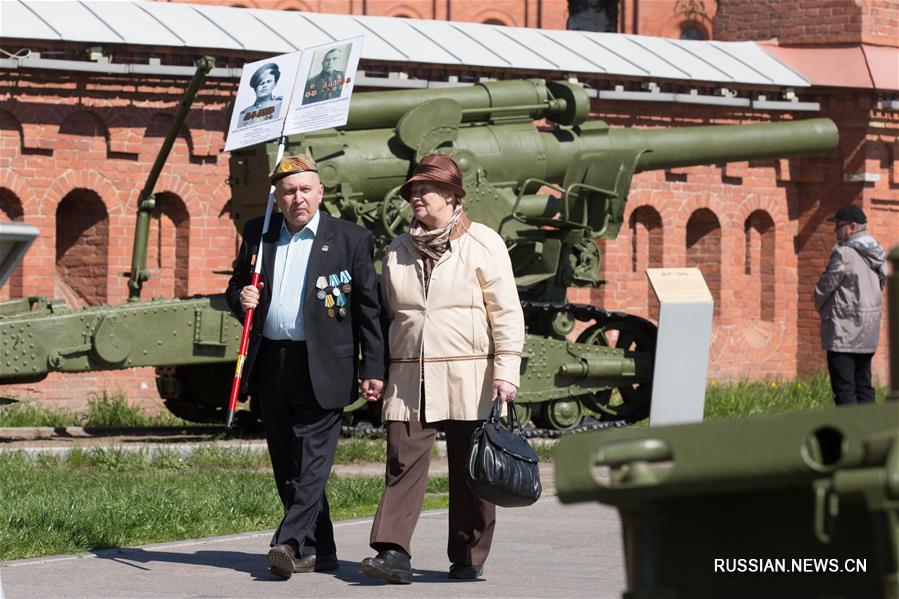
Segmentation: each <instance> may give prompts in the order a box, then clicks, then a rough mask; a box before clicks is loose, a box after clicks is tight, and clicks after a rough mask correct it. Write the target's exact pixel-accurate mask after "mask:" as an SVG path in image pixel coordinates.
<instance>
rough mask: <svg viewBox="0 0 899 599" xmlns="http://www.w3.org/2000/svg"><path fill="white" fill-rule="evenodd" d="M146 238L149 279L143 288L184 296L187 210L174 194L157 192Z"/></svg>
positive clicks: (186, 261) (166, 294) (187, 237)
mask: <svg viewBox="0 0 899 599" xmlns="http://www.w3.org/2000/svg"><path fill="white" fill-rule="evenodd" d="M148 240H149V242H148V244H147V268H148V270H149V271H150V280H149V281H147V282H146V283H145V284H144V290H145V291H147V292H148V293H149V295H154V296H161V297H186V296H187V294H188V291H187V290H188V288H189V286H188V274H189V265H190V214H189V213H188V211H187V207H186V206H185V204H184V201H183V200H182V199H181V198H180V197H179V196H178V195H177V194H174V193H170V192H160V193H157V194H156V208H155V209H154V210H153V214H152V215H151V219H150V232H149V236H148Z"/></svg>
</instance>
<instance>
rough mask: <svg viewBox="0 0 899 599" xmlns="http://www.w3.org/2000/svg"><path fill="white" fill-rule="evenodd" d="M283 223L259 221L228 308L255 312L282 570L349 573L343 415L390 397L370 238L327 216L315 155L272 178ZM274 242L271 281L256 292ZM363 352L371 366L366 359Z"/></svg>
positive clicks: (272, 556)
mask: <svg viewBox="0 0 899 599" xmlns="http://www.w3.org/2000/svg"><path fill="white" fill-rule="evenodd" d="M271 178H272V182H273V184H274V185H275V198H276V200H277V202H278V207H279V208H280V210H281V214H279V215H273V216H272V219H271V223H270V226H269V228H268V232H267V233H266V234H265V235H264V236H263V235H262V225H263V222H262V221H263V219H262V218H257V219H253V220H251V221H250V222H248V223H247V225H246V227H245V228H244V232H243V243H242V244H241V247H240V252H239V254H238V257H237V260H236V261H235V267H234V274H233V275H232V276H231V280H230V281H229V282H228V290H227V298H228V304H229V305H230V307H231V310H232V311H233V312H234V314H235V315H236V316H237V317H238V318H239V319H240V320H243V315H244V313H245V311H246V310H248V309H249V308H251V307H253V308H255V309H256V310H255V314H254V321H253V329H252V333H251V339H250V346H249V351H248V354H247V361H246V364H245V366H244V368H245V372H246V377H245V381H246V385H247V388H248V389H249V390H250V391H251V393H252V395H253V396H254V397H255V398H257V400H259V401H260V402H261V408H262V421H263V424H264V426H265V437H266V441H267V442H268V449H269V454H270V456H271V460H272V469H273V470H274V474H275V482H276V483H277V486H278V493H279V495H280V496H281V501H282V503H283V504H284V518H283V520H282V521H281V523H280V525H279V526H278V529H277V530H276V531H275V534H274V536H273V537H272V540H271V550H270V551H269V553H268V564H269V568H270V569H271V571H272V573H274V574H275V575H277V576H280V577H282V578H285V579H286V578H290V576H291V575H292V574H293V573H295V572H309V571H313V570H315V571H327V570H334V569H336V568H337V567H338V561H337V549H336V547H335V545H334V531H333V527H332V525H331V519H330V513H329V509H328V500H327V497H326V496H325V483H326V481H327V479H328V475H329V473H330V470H331V464H332V462H333V459H334V452H335V450H336V447H337V440H338V437H339V434H340V416H341V413H342V411H343V408H344V407H346V406H347V405H349V404H350V403H352V402H353V401H354V400H355V399H356V397H357V377H358V378H361V379H362V394H363V396H364V397H366V398H367V399H374V398H377V397H379V396H380V395H381V393H382V391H383V386H384V383H383V381H384V378H385V367H386V360H385V348H384V340H383V335H382V329H381V321H380V317H381V305H380V302H379V297H378V281H377V276H376V274H375V268H374V265H373V263H372V253H373V248H374V238H373V236H372V234H371V232H370V231H367V230H366V229H363V228H362V227H360V226H358V225H355V224H353V223H350V222H348V221H344V220H340V219H335V218H332V217H330V216H329V215H328V214H327V213H325V212H323V211H321V210H319V204H320V203H321V200H322V195H323V193H324V187H323V186H322V184H321V181H320V180H319V178H318V172H317V170H316V166H315V162H314V161H313V160H312V158H311V157H309V156H306V155H300V156H294V157H290V158H286V159H285V160H283V161H282V162H281V163H280V164H278V165H277V167H276V168H275V171H274V173H273V174H272V177H271ZM260 237H261V238H262V242H263V244H264V245H263V254H262V262H263V264H262V279H261V280H262V282H261V283H260V285H259V289H257V288H256V287H253V286H251V285H250V284H249V282H250V279H251V276H252V270H253V268H252V265H251V257H252V256H253V255H254V254H255V250H256V248H257V247H258V245H259V242H260ZM360 352H361V359H360V358H359V355H360Z"/></svg>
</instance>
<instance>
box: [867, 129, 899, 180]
mask: <svg viewBox="0 0 899 599" xmlns="http://www.w3.org/2000/svg"><path fill="white" fill-rule="evenodd" d="M892 154H893V153H892V152H891V151H890V145H889V144H888V143H887V142H885V141H882V140H873V139H869V140H867V141H865V169H864V170H865V172H871V173H877V174H879V175H880V181H878V182H877V183H875V184H874V186H875V187H887V186H888V184H889V183H888V181H887V180H888V179H889V178H890V171H891V170H893V169H895V166H894V165H893V164H892V159H893V158H894V156H893V155H892ZM891 167H892V168H891Z"/></svg>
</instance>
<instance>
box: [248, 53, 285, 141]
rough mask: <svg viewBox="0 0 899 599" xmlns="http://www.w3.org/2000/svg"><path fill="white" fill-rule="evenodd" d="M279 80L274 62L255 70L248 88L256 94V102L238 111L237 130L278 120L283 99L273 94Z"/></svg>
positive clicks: (279, 73)
mask: <svg viewBox="0 0 899 599" xmlns="http://www.w3.org/2000/svg"><path fill="white" fill-rule="evenodd" d="M279 79H281V70H280V69H279V68H278V65H277V64H276V63H274V62H268V63H266V64H264V65H262V66H261V67H259V68H258V69H256V72H255V73H253V76H252V77H251V78H250V86H251V87H252V88H253V90H254V91H255V92H256V101H255V102H253V103H252V104H251V105H249V106H247V107H246V108H244V109H243V110H241V111H240V117H239V118H238V120H237V128H238V129H240V128H241V127H246V126H248V125H255V124H256V123H262V122H265V121H271V120H274V119H277V118H278V115H279V114H280V113H281V101H282V100H283V98H282V97H281V96H275V95H274V94H273V92H274V90H275V87H276V86H277V85H278V80H279Z"/></svg>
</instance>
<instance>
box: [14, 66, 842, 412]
mask: <svg viewBox="0 0 899 599" xmlns="http://www.w3.org/2000/svg"><path fill="white" fill-rule="evenodd" d="M589 106H590V102H589V98H588V96H587V93H586V91H585V90H584V89H583V88H582V87H581V86H579V85H576V84H572V83H569V82H549V83H547V82H544V81H542V80H523V81H501V82H491V83H479V84H476V85H473V86H468V87H457V88H441V89H431V90H420V91H391V92H370V93H357V94H354V96H353V100H352V104H351V108H350V114H349V120H348V122H347V124H346V126H344V127H340V128H337V129H328V130H323V131H317V132H314V133H309V134H306V135H302V136H296V137H292V138H290V139H289V140H288V144H287V153H288V154H290V153H298V152H307V153H310V154H311V155H312V156H314V157H315V159H316V160H317V161H318V164H319V174H320V176H321V180H322V183H323V184H324V186H325V189H326V192H325V199H324V202H323V204H322V206H323V209H325V210H327V211H328V212H329V213H330V214H331V215H333V216H336V217H340V218H345V219H348V220H352V221H354V222H357V223H359V224H361V225H362V226H364V227H367V228H369V229H370V230H372V231H373V232H374V234H375V236H376V242H377V248H376V253H377V256H376V258H380V256H381V255H382V254H383V251H384V250H385V248H386V247H387V245H388V244H389V242H390V240H391V239H393V238H394V237H395V236H396V235H398V234H399V233H401V232H402V231H404V230H405V229H406V228H407V225H408V223H409V221H410V211H409V207H408V205H407V203H406V202H405V201H403V200H402V198H401V197H400V196H399V188H400V186H401V185H402V183H403V182H404V181H405V179H406V177H407V176H408V175H409V174H410V173H411V172H412V170H413V168H414V167H415V165H416V163H417V161H418V160H419V159H420V158H421V157H422V156H424V155H425V154H427V153H429V152H432V151H438V152H445V153H447V154H450V155H452V156H453V158H454V159H455V160H456V162H457V163H458V164H459V166H460V167H461V169H462V172H463V175H464V181H465V189H466V193H467V195H466V201H467V203H468V206H469V208H468V210H469V214H470V215H471V217H472V218H473V219H474V220H476V221H479V222H482V223H484V224H487V225H488V226H491V227H493V228H495V229H496V230H497V231H499V233H500V234H501V235H502V236H503V237H504V239H505V240H506V242H507V246H508V249H509V254H510V256H511V258H512V264H513V267H514V270H515V274H516V281H517V283H518V288H519V292H520V295H521V298H522V300H523V303H524V309H525V318H526V322H527V327H528V336H527V340H526V345H525V355H524V361H523V376H522V381H521V383H522V385H521V392H520V403H521V406H522V408H521V409H522V410H523V412H524V413H523V414H521V415H522V417H523V418H524V419H525V420H526V419H527V418H528V417H529V416H530V415H531V414H530V412H531V408H532V407H533V408H534V410H533V412H534V413H533V416H534V418H535V420H536V421H538V422H540V423H541V424H543V425H546V426H549V427H553V428H557V429H567V428H573V427H575V426H577V424H578V423H579V422H580V421H581V419H582V415H583V407H587V408H590V409H592V410H594V411H597V412H599V413H601V414H603V415H607V416H608V417H609V418H613V419H624V420H628V421H633V420H638V419H640V418H642V417H645V416H646V415H647V414H648V411H649V402H650V397H651V382H652V367H653V352H654V348H655V326H654V325H653V324H652V323H650V322H649V321H648V320H645V319H643V318H640V317H638V316H635V315H629V314H621V313H614V312H607V311H605V310H603V309H601V308H600V307H597V306H592V305H582V304H571V303H567V302H566V290H567V288H568V287H572V286H591V287H592V286H598V285H601V284H602V283H603V281H602V280H601V279H600V278H599V275H598V274H597V273H598V269H599V266H600V261H601V255H600V251H599V248H598V246H597V244H596V241H597V240H601V239H615V237H616V236H617V234H618V230H619V228H620V227H621V225H622V222H623V215H624V208H625V203H626V201H627V195H628V190H629V187H630V183H631V179H632V177H633V176H634V174H636V173H639V172H643V171H648V170H655V169H667V168H674V167H682V166H690V165H699V164H717V163H723V162H728V161H745V160H764V159H773V158H783V157H792V156H809V155H821V154H828V153H830V152H832V151H833V149H834V148H835V147H836V144H837V137H838V135H837V129H836V126H835V125H834V124H833V123H832V122H831V121H829V120H827V119H815V120H809V121H802V122H783V123H770V124H758V125H744V126H721V127H689V128H681V129H667V130H666V129H656V130H641V129H611V128H609V127H608V126H607V125H606V124H605V123H603V122H601V121H596V120H594V121H590V120H588V119H587V115H588V111H589ZM541 119H542V120H543V122H544V123H545V125H542V126H540V127H538V126H536V125H535V121H536V120H541ZM274 155H275V145H274V144H267V145H265V144H263V145H259V146H255V147H253V148H249V149H246V150H241V151H237V152H234V153H233V154H232V155H231V159H230V184H231V187H232V216H233V218H234V220H235V224H236V226H237V227H238V229H239V230H240V229H241V228H242V226H243V224H244V223H245V222H246V221H247V220H248V219H250V218H253V217H255V216H259V215H261V214H262V213H263V211H264V208H265V201H266V199H267V190H268V186H269V183H268V173H269V172H270V171H271V169H272V167H273V162H274ZM154 172H155V171H154ZM153 184H155V180H153V179H152V177H151V181H149V182H148V188H149V189H150V190H152V186H153ZM145 203H146V202H145V201H142V203H141V204H142V206H143V204H145ZM140 210H144V211H145V207H142V208H140ZM146 227H147V221H146V219H144V220H141V219H140V218H139V219H138V230H137V233H136V236H135V238H136V241H135V252H134V256H135V258H134V266H133V267H132V278H131V281H130V283H129V287H130V289H131V296H132V299H133V300H136V299H137V297H138V295H139V291H140V283H141V282H142V280H143V278H142V277H145V274H141V273H145V271H144V269H143V266H142V264H143V260H144V257H143V256H145V249H144V248H145V245H146ZM135 273H137V274H135ZM32 303H35V302H32ZM578 321H582V322H589V323H591V324H590V326H588V327H587V328H586V329H585V330H584V331H583V332H582V333H581V334H580V335H579V336H578V337H577V339H576V340H575V341H569V340H568V339H567V336H568V335H569V334H570V333H571V332H572V331H573V330H574V328H575V324H576V323H577V322H578ZM239 336H240V325H239V323H237V321H236V320H234V319H233V318H232V317H231V316H230V314H228V313H227V310H226V308H225V304H224V301H223V298H222V297H221V296H210V297H198V298H190V299H171V300H154V301H150V302H140V301H132V302H129V303H128V304H127V305H123V306H98V307H93V308H88V309H85V310H81V311H69V310H65V309H61V308H59V307H58V305H57V304H55V303H53V302H46V301H43V302H36V303H35V305H34V306H33V307H32V310H31V312H29V313H28V314H18V315H14V316H6V317H3V318H0V338H2V343H3V346H0V349H7V350H9V353H7V354H6V355H7V356H14V358H13V359H7V360H4V361H0V382H4V381H10V380H15V379H19V380H21V379H27V378H32V379H33V378H40V377H42V376H44V375H45V374H46V373H47V372H48V371H50V370H59V371H65V372H78V371H85V370H98V369H115V368H129V367H135V366H157V367H158V370H157V372H158V378H157V385H158V387H159V390H160V393H161V395H162V397H163V398H164V399H165V400H166V404H167V405H168V406H169V408H170V409H171V410H172V411H173V412H175V413H177V414H179V415H181V416H183V417H186V418H190V419H218V418H221V417H222V410H223V408H224V406H225V403H226V402H227V397H228V385H229V384H230V379H231V374H232V372H233V363H234V356H235V355H236V351H237V343H238V340H239ZM613 390H617V392H616V393H613ZM362 403H363V402H357V404H356V405H354V406H353V407H359V406H360V405H362Z"/></svg>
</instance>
